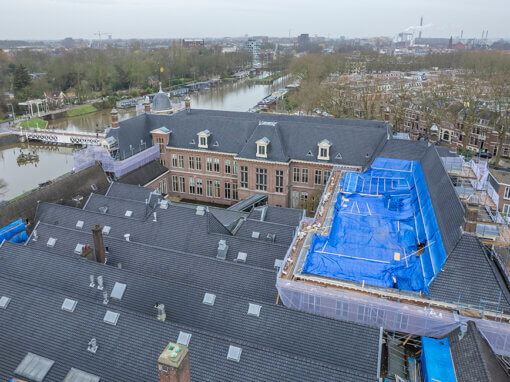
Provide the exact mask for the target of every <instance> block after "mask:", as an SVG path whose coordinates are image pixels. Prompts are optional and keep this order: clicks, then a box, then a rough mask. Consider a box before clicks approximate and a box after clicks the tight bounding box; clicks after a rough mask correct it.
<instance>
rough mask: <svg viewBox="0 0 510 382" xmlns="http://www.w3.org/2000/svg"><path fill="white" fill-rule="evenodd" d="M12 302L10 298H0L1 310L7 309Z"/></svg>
mask: <svg viewBox="0 0 510 382" xmlns="http://www.w3.org/2000/svg"><path fill="white" fill-rule="evenodd" d="M10 301H11V298H10V297H7V296H2V297H0V309H7V305H9V302H10Z"/></svg>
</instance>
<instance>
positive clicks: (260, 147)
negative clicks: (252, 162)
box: [255, 137, 270, 158]
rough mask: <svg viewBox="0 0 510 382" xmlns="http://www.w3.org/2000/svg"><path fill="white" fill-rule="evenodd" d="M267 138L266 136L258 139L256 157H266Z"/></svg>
mask: <svg viewBox="0 0 510 382" xmlns="http://www.w3.org/2000/svg"><path fill="white" fill-rule="evenodd" d="M269 142H270V141H269V139H267V138H266V137H264V138H262V139H259V140H258V141H257V142H255V143H256V144H257V157H258V158H267V146H268V145H269Z"/></svg>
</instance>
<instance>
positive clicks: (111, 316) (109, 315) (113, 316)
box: [103, 310, 120, 326]
mask: <svg viewBox="0 0 510 382" xmlns="http://www.w3.org/2000/svg"><path fill="white" fill-rule="evenodd" d="M119 316H120V314H119V313H115V312H112V311H111V310H107V311H106V314H105V315H104V318H103V321H104V322H105V323H107V324H110V325H114V326H115V325H117V321H118V320H119Z"/></svg>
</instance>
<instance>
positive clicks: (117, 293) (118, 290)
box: [110, 282, 126, 300]
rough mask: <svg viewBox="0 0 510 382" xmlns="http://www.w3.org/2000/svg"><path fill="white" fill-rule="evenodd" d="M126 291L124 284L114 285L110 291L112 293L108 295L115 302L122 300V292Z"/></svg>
mask: <svg viewBox="0 0 510 382" xmlns="http://www.w3.org/2000/svg"><path fill="white" fill-rule="evenodd" d="M125 291H126V284H122V283H117V282H116V283H115V285H114V286H113V289H112V293H111V294H110V297H111V298H114V299H116V300H122V296H124V292H125Z"/></svg>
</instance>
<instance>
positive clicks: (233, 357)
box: [227, 345, 243, 362]
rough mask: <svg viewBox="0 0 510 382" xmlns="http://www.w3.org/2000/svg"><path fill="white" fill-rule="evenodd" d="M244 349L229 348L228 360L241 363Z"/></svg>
mask: <svg viewBox="0 0 510 382" xmlns="http://www.w3.org/2000/svg"><path fill="white" fill-rule="evenodd" d="M242 351H243V349H241V348H238V347H237V346H232V345H230V346H229V347H228V354H227V359H228V360H230V361H236V362H239V361H240V360H241V353H242Z"/></svg>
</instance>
